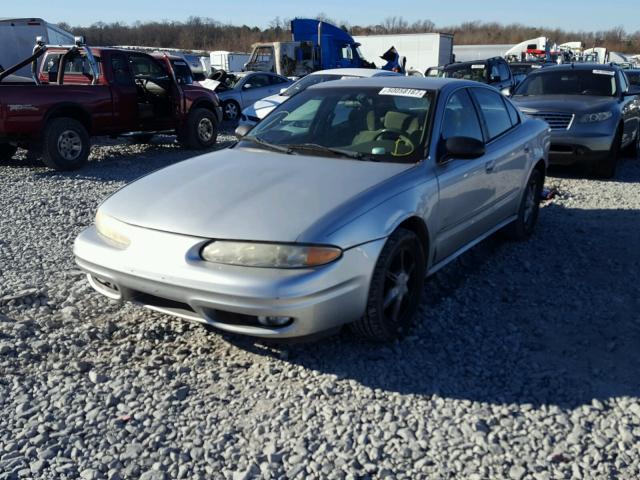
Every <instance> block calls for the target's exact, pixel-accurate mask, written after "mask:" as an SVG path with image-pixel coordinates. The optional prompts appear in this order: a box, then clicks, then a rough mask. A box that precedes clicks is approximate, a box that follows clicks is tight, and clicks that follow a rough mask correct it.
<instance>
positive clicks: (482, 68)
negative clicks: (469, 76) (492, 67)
mask: <svg viewBox="0 0 640 480" xmlns="http://www.w3.org/2000/svg"><path fill="white" fill-rule="evenodd" d="M471 68H472V69H473V70H484V64H482V63H479V64H477V65H471Z"/></svg>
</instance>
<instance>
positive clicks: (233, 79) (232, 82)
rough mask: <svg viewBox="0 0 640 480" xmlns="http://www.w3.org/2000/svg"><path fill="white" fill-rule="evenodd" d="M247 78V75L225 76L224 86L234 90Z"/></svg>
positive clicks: (231, 74)
mask: <svg viewBox="0 0 640 480" xmlns="http://www.w3.org/2000/svg"><path fill="white" fill-rule="evenodd" d="M245 76H246V75H234V74H233V73H230V74H228V75H225V77H224V79H223V80H222V85H224V86H225V87H227V88H233V87H235V86H236V85H237V84H238V82H239V81H240V80H242V79H243V78H244V77H245Z"/></svg>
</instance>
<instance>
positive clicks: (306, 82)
mask: <svg viewBox="0 0 640 480" xmlns="http://www.w3.org/2000/svg"><path fill="white" fill-rule="evenodd" d="M344 78H358V77H354V76H353V75H330V74H318V75H307V76H306V77H303V78H301V79H300V80H298V81H297V82H296V83H294V84H293V85H291V86H290V87H289V88H287V89H286V90H285V91H284V92H282V95H283V96H285V97H292V96H294V95H295V94H296V93H300V92H302V91H304V90H306V89H307V88H309V87H310V86H311V85H316V84H317V83H324V82H330V81H332V80H341V79H344Z"/></svg>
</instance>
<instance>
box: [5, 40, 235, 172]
mask: <svg viewBox="0 0 640 480" xmlns="http://www.w3.org/2000/svg"><path fill="white" fill-rule="evenodd" d="M40 57H42V60H41V61H40V62H38V59H39V58H40ZM174 60H175V59H174ZM29 63H31V64H32V72H33V80H32V81H29V82H24V83H20V82H16V81H15V77H14V81H11V82H8V83H3V80H4V79H9V77H10V76H11V74H12V73H14V72H15V71H17V69H19V68H22V67H23V66H25V65H28V64H29ZM38 63H39V67H38V66H37V65H38ZM174 65H175V61H174ZM221 121H222V110H221V108H220V103H219V101H218V97H217V96H216V95H215V93H213V92H211V91H210V90H207V89H205V88H202V87H200V86H197V85H196V84H193V83H192V82H188V81H186V80H185V76H184V75H176V72H175V71H174V68H173V66H172V61H171V59H170V58H169V57H167V56H155V57H154V56H152V55H148V54H145V53H140V52H136V51H129V50H121V49H116V48H95V47H92V48H89V47H86V46H84V44H83V43H82V41H81V40H78V41H77V44H76V45H75V46H70V47H53V46H52V47H49V46H46V45H43V44H41V43H40V44H38V45H37V46H36V47H35V48H34V54H33V55H32V56H31V57H29V58H28V59H25V60H24V61H23V62H20V63H19V64H17V65H15V66H14V67H11V68H9V69H7V70H5V71H3V72H0V161H2V160H5V161H6V160H7V159H9V158H11V157H12V156H13V155H14V154H15V152H16V149H17V147H23V148H27V149H28V150H30V151H31V153H34V152H35V153H36V154H37V155H38V156H41V157H42V161H43V162H44V164H45V165H47V166H49V167H51V168H54V169H57V170H72V169H76V168H80V167H81V166H82V165H84V164H85V162H86V161H87V158H88V156H89V151H90V148H91V144H90V138H91V136H95V135H111V136H115V135H122V134H125V133H131V134H135V135H137V136H138V137H139V138H150V137H151V136H152V135H153V134H154V133H159V132H175V133H177V136H178V140H179V141H180V142H181V143H182V144H183V145H184V146H186V147H187V148H193V149H204V148H209V147H211V146H213V145H214V144H215V143H216V138H217V132H218V125H219V124H220V122H221Z"/></svg>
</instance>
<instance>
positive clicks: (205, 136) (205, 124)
mask: <svg viewBox="0 0 640 480" xmlns="http://www.w3.org/2000/svg"><path fill="white" fill-rule="evenodd" d="M214 130H215V129H214V127H213V122H212V121H211V119H210V118H203V119H201V120H200V122H199V123H198V137H199V138H200V140H201V141H203V142H209V141H211V139H212V138H213V134H214Z"/></svg>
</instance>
